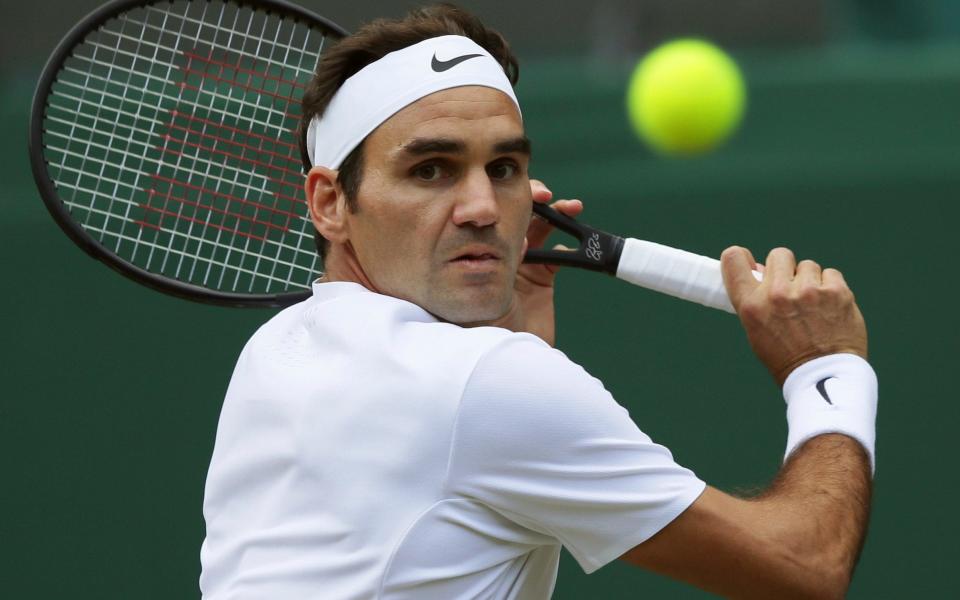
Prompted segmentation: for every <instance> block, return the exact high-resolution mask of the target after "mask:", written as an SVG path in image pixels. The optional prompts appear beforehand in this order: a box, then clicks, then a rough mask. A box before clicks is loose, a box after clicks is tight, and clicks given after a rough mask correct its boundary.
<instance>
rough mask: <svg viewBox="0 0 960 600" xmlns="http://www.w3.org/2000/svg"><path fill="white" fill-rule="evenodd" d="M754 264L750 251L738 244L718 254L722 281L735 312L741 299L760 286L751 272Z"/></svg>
mask: <svg viewBox="0 0 960 600" xmlns="http://www.w3.org/2000/svg"><path fill="white" fill-rule="evenodd" d="M756 264H757V261H756V260H754V258H753V255H752V254H750V251H749V250H747V249H746V248H741V247H739V246H731V247H730V248H727V249H726V250H724V251H723V254H721V255H720V266H721V270H722V272H723V283H724V285H725V286H726V288H727V294H728V295H729V296H730V302H731V303H732V304H733V308H734V309H735V310H736V311H737V312H740V305H741V304H742V303H743V300H744V299H745V298H746V297H747V296H748V295H750V294H751V293H752V292H753V291H754V290H756V289H757V287H759V286H760V283H759V282H758V281H757V280H756V279H755V278H754V276H753V272H752V271H753V268H754V266H755V265H756Z"/></svg>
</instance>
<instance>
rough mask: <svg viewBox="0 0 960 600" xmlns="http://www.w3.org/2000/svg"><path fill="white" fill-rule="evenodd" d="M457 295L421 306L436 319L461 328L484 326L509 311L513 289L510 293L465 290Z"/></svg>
mask: <svg viewBox="0 0 960 600" xmlns="http://www.w3.org/2000/svg"><path fill="white" fill-rule="evenodd" d="M462 292H463V293H461V294H457V296H460V297H459V298H454V297H447V298H444V299H442V300H441V299H437V301H436V302H431V303H430V304H432V305H433V306H423V308H425V309H426V310H427V311H428V312H430V313H432V314H433V315H435V316H436V317H437V318H438V319H441V320H443V321H447V322H448V323H455V324H457V325H462V326H471V325H484V324H487V323H490V322H492V321H496V320H497V319H500V318H501V317H503V316H504V315H506V314H507V311H509V310H510V302H511V300H512V299H513V294H512V292H513V289H512V288H511V289H510V293H503V292H499V291H498V292H496V293H491V292H490V291H487V290H477V289H466V290H462Z"/></svg>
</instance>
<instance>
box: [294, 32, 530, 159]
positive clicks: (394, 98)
mask: <svg viewBox="0 0 960 600" xmlns="http://www.w3.org/2000/svg"><path fill="white" fill-rule="evenodd" d="M463 85H480V86H484V87H489V88H494V89H497V90H500V91H501V92H503V93H504V94H506V95H507V96H509V97H510V99H511V100H513V103H514V104H516V105H517V110H518V111H519V110H520V103H519V102H517V97H516V95H515V94H514V93H513V86H511V85H510V81H509V80H508V79H507V75H506V74H505V73H504V72H503V67H501V66H500V64H499V63H498V62H497V61H496V60H495V59H494V58H493V57H492V56H491V55H490V53H489V52H487V51H486V50H484V49H483V48H482V47H480V45H478V44H477V43H476V42H474V41H473V40H471V39H469V38H466V37H463V36H459V35H445V36H442V37H435V38H430V39H428V40H424V41H422V42H420V43H418V44H414V45H413V46H408V47H406V48H403V49H402V50H397V51H396V52H391V53H390V54H387V55H386V56H384V57H383V58H381V59H380V60H378V61H376V62H373V63H371V64H369V65H367V66H366V67H364V68H363V69H361V70H360V71H358V72H357V73H356V74H355V75H353V76H352V77H350V78H349V79H347V80H346V81H345V82H344V83H343V85H342V86H340V89H339V90H338V91H337V93H336V94H335V95H334V96H333V99H332V100H331V101H330V104H329V105H328V106H327V109H326V110H325V111H324V113H323V116H322V117H314V118H313V120H312V121H311V122H310V127H309V128H307V152H308V154H309V155H310V162H311V163H312V164H313V165H315V166H316V165H320V166H324V167H328V168H330V169H337V168H339V167H340V163H342V162H343V159H345V158H346V157H347V155H348V154H350V151H351V150H353V149H354V148H356V147H357V146H359V145H360V142H362V141H363V140H364V138H366V137H367V136H368V135H370V133H371V132H372V131H373V130H374V129H376V128H377V127H378V126H379V125H380V124H381V123H383V122H384V121H386V120H387V119H389V118H390V117H391V116H393V115H394V114H395V113H397V112H398V111H399V110H400V109H402V108H403V107H405V106H407V105H409V104H412V103H414V102H416V101H417V100H419V99H420V98H423V97H424V96H427V95H429V94H432V93H434V92H439V91H440V90H445V89H449V88H454V87H459V86H463Z"/></svg>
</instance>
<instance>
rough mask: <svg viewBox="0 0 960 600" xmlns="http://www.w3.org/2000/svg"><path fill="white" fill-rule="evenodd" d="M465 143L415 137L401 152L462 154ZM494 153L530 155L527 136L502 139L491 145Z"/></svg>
mask: <svg viewBox="0 0 960 600" xmlns="http://www.w3.org/2000/svg"><path fill="white" fill-rule="evenodd" d="M466 149H467V147H466V144H464V143H463V142H461V141H460V140H454V139H450V138H416V139H414V140H411V141H409V142H407V143H406V144H404V145H403V148H402V149H401V154H404V155H407V156H422V155H424V154H463V153H464V152H466ZM493 152H494V153H496V154H511V153H519V154H526V155H527V156H529V155H530V152H531V145H530V140H529V139H528V138H527V136H525V135H524V136H520V137H516V138H512V139H509V140H502V141H499V142H497V143H495V144H494V145H493Z"/></svg>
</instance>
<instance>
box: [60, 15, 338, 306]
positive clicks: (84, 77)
mask: <svg viewBox="0 0 960 600" xmlns="http://www.w3.org/2000/svg"><path fill="white" fill-rule="evenodd" d="M160 6H161V7H162V8H161V7H158V6H147V7H143V8H141V9H137V10H135V11H132V12H129V13H126V14H124V15H121V16H120V17H118V18H115V19H113V20H111V21H109V22H107V23H105V24H104V25H103V26H102V27H101V28H100V30H98V31H97V32H95V33H94V34H91V35H90V36H88V38H87V39H86V40H85V41H84V42H83V43H82V44H81V45H80V46H79V47H78V48H76V50H75V52H74V54H73V56H72V57H71V58H70V59H68V60H67V61H66V62H65V64H64V66H63V68H62V69H61V72H60V74H59V75H58V80H57V81H56V82H55V83H54V85H53V88H52V93H51V96H50V101H49V103H48V107H47V114H46V117H45V120H44V129H45V135H44V143H45V158H46V159H47V161H48V164H49V167H48V170H49V172H50V174H51V178H52V179H53V181H54V182H55V183H56V185H57V186H58V188H60V189H61V194H60V195H61V197H62V198H63V200H64V203H65V204H66V205H67V206H68V207H69V208H70V210H71V212H73V214H74V218H75V219H76V220H77V221H78V222H80V223H81V224H82V225H83V227H84V229H85V230H87V231H88V232H89V233H91V235H93V236H94V237H95V238H96V239H98V240H100V242H101V243H102V244H103V245H104V246H106V247H108V248H110V249H111V250H113V251H114V252H115V253H116V254H117V255H119V256H120V257H121V258H123V259H125V260H127V261H128V262H131V263H132V264H135V265H136V266H140V267H141V268H144V269H146V270H148V271H151V272H155V273H159V274H162V275H165V276H168V277H173V278H176V279H180V280H182V281H186V282H189V283H194V284H197V285H202V286H204V287H208V288H212V289H216V290H221V291H233V292H240V291H242V292H248V293H281V292H285V291H292V290H297V289H302V288H304V287H308V286H309V282H310V280H311V279H312V278H313V277H314V276H315V274H316V272H317V270H318V267H319V259H318V257H317V255H316V252H315V249H314V247H313V230H312V225H311V223H310V221H309V219H308V218H307V216H306V207H305V205H304V203H303V201H302V199H301V197H300V196H301V194H302V191H301V190H302V185H303V176H302V174H301V171H300V159H299V149H298V146H297V145H296V143H295V142H294V140H293V137H292V135H291V133H292V131H293V130H294V129H295V127H296V124H297V121H298V119H299V97H300V95H301V94H302V92H303V89H304V87H305V85H306V83H307V82H308V81H309V78H310V77H311V75H312V72H313V67H314V65H315V63H316V59H317V56H318V55H319V53H320V52H321V50H322V48H323V43H324V40H325V32H323V31H320V30H318V29H312V28H310V27H307V26H306V25H304V24H302V23H296V22H294V21H293V20H291V19H283V18H280V17H278V16H276V15H268V14H265V13H261V12H257V11H255V10H251V9H250V8H245V7H241V6H237V5H234V4H227V3H224V2H216V1H212V2H202V3H190V2H182V1H181V2H175V3H172V4H169V3H164V4H162V5H160Z"/></svg>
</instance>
